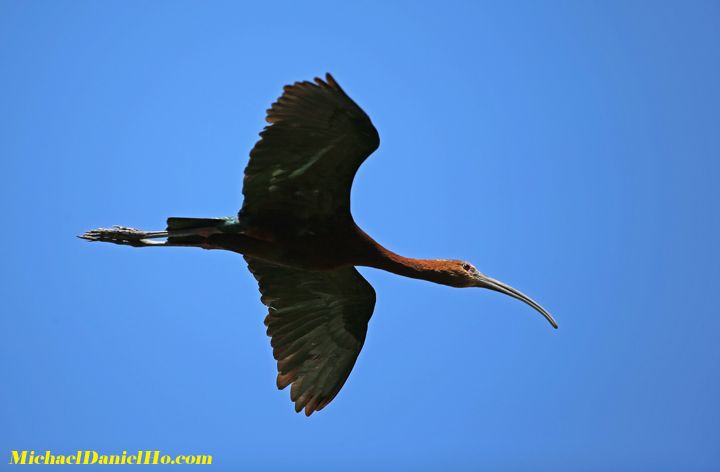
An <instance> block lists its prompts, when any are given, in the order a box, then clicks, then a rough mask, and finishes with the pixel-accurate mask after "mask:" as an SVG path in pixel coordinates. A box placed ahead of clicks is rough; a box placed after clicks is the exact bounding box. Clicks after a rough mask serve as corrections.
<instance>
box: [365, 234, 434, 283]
mask: <svg viewBox="0 0 720 472" xmlns="http://www.w3.org/2000/svg"><path fill="white" fill-rule="evenodd" d="M358 231H359V233H358V234H359V236H360V238H361V240H362V242H363V245H365V247H366V250H365V251H363V253H364V257H363V258H362V260H361V261H359V263H358V264H357V265H363V266H367V267H374V268H376V269H381V270H386V271H388V272H392V273H394V274H397V275H402V276H404V277H411V278H413V279H422V280H428V281H430V282H435V283H440V284H446V280H445V279H446V278H447V276H446V273H445V267H444V266H445V262H446V261H443V260H437V259H413V258H410V257H405V256H401V255H400V254H396V253H394V252H393V251H391V250H389V249H387V248H385V247H383V246H382V245H381V244H379V243H378V242H377V241H375V240H374V239H372V238H371V237H370V236H368V235H367V234H366V233H365V232H364V231H362V230H361V229H360V228H358Z"/></svg>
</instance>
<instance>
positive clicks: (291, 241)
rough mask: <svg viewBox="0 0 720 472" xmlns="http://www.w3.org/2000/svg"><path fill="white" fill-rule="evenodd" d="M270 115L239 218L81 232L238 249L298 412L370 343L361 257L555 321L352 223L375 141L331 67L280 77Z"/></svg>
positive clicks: (281, 382) (325, 392)
mask: <svg viewBox="0 0 720 472" xmlns="http://www.w3.org/2000/svg"><path fill="white" fill-rule="evenodd" d="M266 121H267V122H268V123H269V125H268V126H266V127H265V129H264V130H263V131H262V132H261V133H260V140H259V141H258V142H257V144H255V147H254V148H253V149H252V151H250V161H249V163H248V165H247V168H246V169H245V177H244V181H243V196H244V201H243V205H242V208H241V209H240V211H239V213H238V214H237V216H232V217H226V218H175V217H171V218H168V220H167V228H166V230H165V231H142V230H138V229H134V228H128V227H124V226H114V227H112V228H99V229H95V230H92V231H88V232H86V233H85V234H83V235H81V236H80V237H81V238H83V239H86V240H89V241H102V242H109V243H114V244H122V245H128V246H134V247H174V246H187V247H199V248H203V249H224V250H227V251H233V252H237V253H240V254H242V255H243V256H244V258H245V261H246V262H247V265H248V268H249V269H250V272H251V273H252V274H253V276H254V277H255V279H257V282H258V284H259V288H260V293H261V298H260V300H261V301H262V303H264V304H265V305H266V306H267V308H268V314H267V317H266V318H265V325H266V326H267V334H268V336H270V338H271V341H270V344H271V345H272V349H273V356H274V357H275V359H276V360H277V370H278V375H277V386H278V388H279V389H284V388H285V387H287V386H288V385H291V386H292V387H291V389H290V399H291V400H292V401H293V402H294V403H295V410H296V411H297V412H300V411H301V410H305V414H306V415H308V416H310V415H311V414H312V413H313V412H315V411H318V410H321V409H323V408H324V407H325V406H326V405H327V404H328V403H330V401H332V399H333V398H335V396H336V395H337V393H338V392H339V391H340V389H341V388H342V386H343V384H344V383H345V381H346V380H347V378H348V376H349V375H350V371H351V370H352V368H353V366H354V365H355V361H356V359H357V357H358V355H359V354H360V350H361V349H362V346H363V343H364V342H365V334H366V332H367V327H368V322H369V321H370V317H371V316H372V313H373V309H374V307H375V290H374V289H373V287H372V286H371V285H370V284H369V283H368V282H367V280H365V279H364V278H363V276H362V275H360V273H359V272H358V271H357V270H356V269H355V267H356V266H366V267H374V268H377V269H382V270H386V271H389V272H392V273H395V274H398V275H402V276H405V277H412V278H416V279H423V280H427V281H430V282H435V283H438V284H443V285H449V286H451V287H480V288H486V289H490V290H494V291H496V292H500V293H504V294H506V295H509V296H511V297H513V298H517V299H518V300H522V301H523V302H525V303H527V304H528V305H530V306H531V307H533V308H534V309H535V310H537V311H538V312H540V314H542V315H543V316H544V317H545V318H546V319H547V320H548V321H549V322H550V324H551V325H552V326H553V327H555V328H557V324H556V323H555V320H554V319H553V317H552V316H551V315H550V314H549V313H548V312H547V311H545V309H544V308H542V307H541V306H540V305H539V304H537V303H536V302H535V301H533V300H532V299H531V298H530V297H528V296H527V295H525V294H523V293H521V292H520V291H518V290H516V289H514V288H513V287H511V286H509V285H507V284H505V283H503V282H500V281H499V280H496V279H493V278H491V277H488V276H487V275H485V274H483V273H481V272H480V271H478V270H477V269H476V268H475V267H474V266H473V265H472V264H470V263H469V262H466V261H461V260H448V259H412V258H408V257H403V256H401V255H399V254H396V253H394V252H392V251H390V250H388V249H386V248H384V247H383V246H381V245H380V244H378V243H377V242H375V240H373V239H372V238H371V237H370V236H368V235H367V234H366V233H365V232H364V231H363V230H362V229H360V228H359V227H358V226H357V224H356V223H355V221H354V220H353V217H352V215H351V213H350V188H351V187H352V182H353V178H354V177H355V173H356V172H357V170H358V168H359V167H360V165H361V164H362V163H363V161H365V159H367V158H368V156H370V154H372V153H373V151H375V149H377V148H378V146H379V145H380V138H379V136H378V132H377V130H376V129H375V127H374V126H373V124H372V122H371V121H370V118H369V117H368V116H367V115H366V114H365V112H364V111H363V110H362V109H361V108H360V107H359V106H358V105H357V104H356V103H355V102H354V101H353V100H352V99H351V98H350V97H349V96H348V95H347V94H346V93H345V92H344V91H343V89H342V88H340V85H338V83H337V82H336V81H335V79H334V78H333V77H332V76H331V75H330V74H327V75H326V76H325V79H324V80H323V79H320V78H316V79H315V80H314V82H309V81H304V82H296V83H295V84H293V85H288V86H285V88H284V91H283V94H282V95H281V96H280V98H278V100H277V101H276V102H275V103H273V104H272V106H271V107H270V109H269V110H268V111H267V117H266Z"/></svg>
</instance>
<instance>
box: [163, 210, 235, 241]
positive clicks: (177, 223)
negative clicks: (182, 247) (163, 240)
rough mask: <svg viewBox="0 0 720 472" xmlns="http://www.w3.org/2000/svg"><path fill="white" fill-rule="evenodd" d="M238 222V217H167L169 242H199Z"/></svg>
mask: <svg viewBox="0 0 720 472" xmlns="http://www.w3.org/2000/svg"><path fill="white" fill-rule="evenodd" d="M233 223H237V218H233V217H227V218H183V217H177V216H171V217H170V218H168V219H167V234H168V237H167V238H168V239H167V242H168V243H169V244H170V245H172V244H199V243H202V242H203V240H205V239H206V238H207V237H208V236H210V235H211V234H215V233H219V232H222V229H221V228H223V227H225V226H227V225H231V224H233Z"/></svg>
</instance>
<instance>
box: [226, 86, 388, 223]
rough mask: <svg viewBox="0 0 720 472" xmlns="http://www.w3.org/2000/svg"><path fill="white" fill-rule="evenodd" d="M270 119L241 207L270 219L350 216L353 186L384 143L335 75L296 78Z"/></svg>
mask: <svg viewBox="0 0 720 472" xmlns="http://www.w3.org/2000/svg"><path fill="white" fill-rule="evenodd" d="M266 121H267V122H268V123H270V125H269V126H267V127H266V128H265V129H264V130H263V131H262V132H261V133H260V137H261V139H260V141H258V142H257V144H255V147H254V148H253V149H252V151H250V162H249V163H248V166H247V168H246V169H245V178H244V183H243V195H244V197H245V200H244V202H243V207H242V209H241V210H240V213H241V215H243V216H245V217H252V218H259V219H264V220H270V219H279V218H283V217H284V218H285V219H287V217H292V219H294V220H298V219H303V220H322V219H326V218H329V217H337V216H338V215H343V216H349V215H350V188H351V186H352V181H353V178H354V177H355V173H356V172H357V169H358V168H359V167H360V165H361V164H362V163H363V161H364V160H365V159H366V158H367V157H368V156H369V155H370V154H372V152H373V151H374V150H375V149H377V147H378V146H379V145H380V138H379V136H378V133H377V130H376V129H375V127H374V126H373V124H372V122H371V121H370V118H368V116H367V115H366V114H365V112H364V111H363V110H362V109H361V108H360V107H359V106H358V105H357V104H356V103H355V102H354V101H353V100H352V99H351V98H350V97H349V96H348V95H347V94H346V93H345V92H344V91H343V89H342V88H340V86H339V85H338V83H337V82H336V81H335V79H333V77H332V76H331V75H330V74H327V75H326V78H325V80H322V79H319V78H316V79H315V82H314V83H313V82H297V83H295V84H293V85H288V86H285V88H284V92H283V94H282V96H281V97H280V98H278V100H277V101H276V102H275V103H273V104H272V106H271V107H270V109H269V110H268V111H267V117H266Z"/></svg>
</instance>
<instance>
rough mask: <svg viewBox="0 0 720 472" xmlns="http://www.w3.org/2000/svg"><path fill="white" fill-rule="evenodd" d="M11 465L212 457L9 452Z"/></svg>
mask: <svg viewBox="0 0 720 472" xmlns="http://www.w3.org/2000/svg"><path fill="white" fill-rule="evenodd" d="M10 464H11V465H40V464H43V465H50V464H60V465H65V464H74V465H86V464H87V465H93V464H113V465H118V464H119V465H123V464H128V465H139V464H147V465H154V464H182V465H185V464H199V465H209V464H212V456H211V455H208V454H194V455H184V454H180V455H176V456H173V455H170V454H163V453H162V452H161V451H137V452H136V453H134V454H128V452H127V451H123V452H122V454H100V453H98V452H97V451H77V452H76V453H75V454H53V453H52V452H51V451H45V452H44V453H35V451H10Z"/></svg>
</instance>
